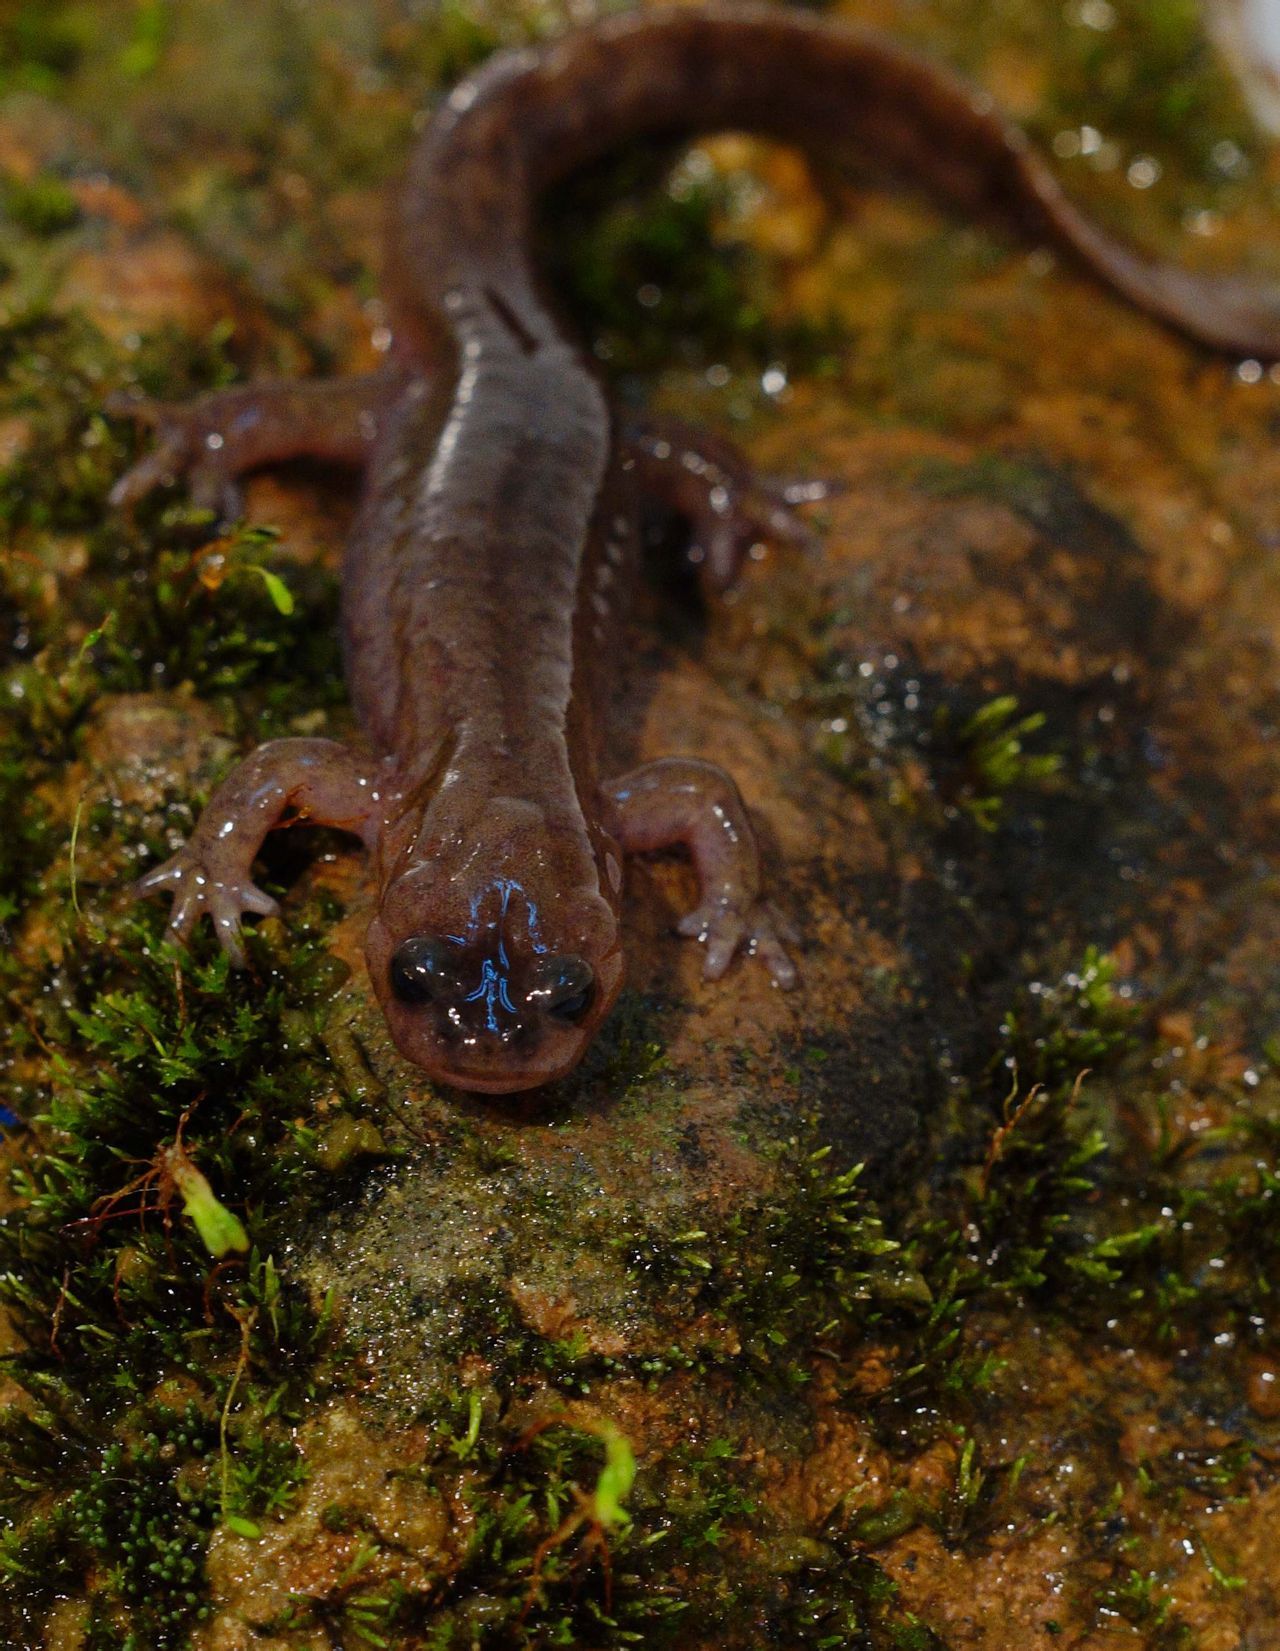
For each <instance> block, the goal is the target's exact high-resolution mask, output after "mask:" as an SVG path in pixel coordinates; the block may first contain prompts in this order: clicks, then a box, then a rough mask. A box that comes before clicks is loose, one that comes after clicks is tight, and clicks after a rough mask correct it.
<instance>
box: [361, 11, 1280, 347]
mask: <svg viewBox="0 0 1280 1651" xmlns="http://www.w3.org/2000/svg"><path fill="white" fill-rule="evenodd" d="M724 128H731V129H736V130H741V131H750V132H756V133H760V134H762V135H766V136H775V137H780V138H783V139H785V140H787V141H789V142H795V143H798V144H800V145H802V146H803V147H805V148H808V149H820V150H835V151H837V152H838V151H840V150H845V151H848V150H850V149H857V150H859V151H860V152H861V153H863V154H865V155H867V156H869V157H870V158H871V159H872V160H873V161H875V162H876V163H877V164H879V165H882V166H884V167H886V168H887V169H889V170H891V171H893V172H896V173H900V174H903V175H905V176H907V177H909V178H911V179H913V180H914V181H916V182H917V183H919V184H921V185H923V186H924V187H925V188H926V189H928V190H929V191H930V192H931V193H933V194H935V195H937V196H939V197H940V198H942V199H944V200H946V201H949V202H951V203H953V204H955V205H958V206H959V207H961V208H962V209H964V210H968V211H972V212H975V213H981V214H983V215H986V216H990V215H992V214H993V213H994V214H999V215H1002V216H1004V217H1005V218H1009V219H1012V220H1013V221H1015V222H1016V223H1018V224H1019V225H1020V226H1021V227H1022V228H1023V229H1024V230H1025V231H1026V232H1028V233H1029V234H1031V235H1032V236H1034V237H1036V238H1037V239H1046V240H1049V241H1051V242H1053V243H1055V244H1057V245H1058V246H1060V247H1063V248H1066V249H1068V250H1069V251H1070V252H1071V253H1073V254H1074V255H1075V256H1076V257H1077V258H1078V259H1079V260H1080V261H1081V262H1082V263H1083V264H1084V265H1085V266H1087V267H1088V268H1089V269H1090V270H1092V271H1093V273H1094V274H1095V275H1097V276H1098V277H1099V279H1100V280H1102V281H1104V282H1105V283H1106V284H1107V285H1108V286H1111V287H1113V288H1114V289H1115V290H1116V291H1117V292H1120V293H1122V294H1123V295H1124V297H1126V298H1127V299H1128V300H1129V301H1130V302H1131V303H1133V304H1135V305H1136V306H1137V307H1138V308H1139V309H1142V310H1145V311H1147V312H1148V313H1149V314H1151V315H1153V316H1156V317H1158V318H1159V319H1160V320H1161V321H1164V322H1166V323H1167V324H1168V325H1170V326H1172V327H1174V328H1176V329H1177V330H1178V331H1179V332H1181V333H1184V334H1185V335H1186V336H1188V337H1190V338H1193V339H1196V340H1198V341H1200V342H1201V343H1203V344H1207V345H1209V346H1211V347H1212V348H1214V349H1219V350H1224V351H1227V352H1230V353H1234V354H1237V355H1246V356H1258V357H1262V358H1267V359H1274V358H1278V357H1280V284H1275V283H1267V282H1262V281H1251V280H1249V279H1247V278H1244V277H1238V276H1230V275H1204V274H1196V273H1193V272H1191V271H1189V270H1184V269H1181V268H1179V267H1177V266H1176V265H1173V264H1169V263H1165V262H1161V261H1159V260H1156V259H1151V258H1147V257H1145V256H1144V255H1142V254H1141V253H1139V252H1138V251H1136V250H1135V249H1134V248H1132V247H1130V246H1128V245H1126V244H1125V243H1124V242H1122V241H1120V240H1117V239H1115V238H1113V237H1112V236H1109V235H1107V234H1106V233H1105V232H1104V231H1103V230H1101V229H1100V228H1098V227H1097V226H1096V225H1095V224H1093V223H1091V222H1090V221H1089V219H1088V218H1086V217H1085V216H1084V214H1083V213H1081V212H1080V211H1079V210H1078V209H1077V208H1076V207H1075V206H1073V205H1072V203H1071V201H1070V200H1069V199H1068V198H1067V196H1066V195H1065V193H1064V192H1063V190H1062V188H1061V187H1060V185H1059V184H1058V182H1057V180H1056V179H1055V178H1054V176H1053V174H1052V172H1051V171H1050V170H1049V168H1048V166H1047V165H1046V164H1045V162H1044V161H1043V160H1042V159H1041V157H1040V156H1039V155H1037V154H1036V152H1035V151H1034V150H1033V149H1032V148H1031V146H1030V144H1029V143H1028V141H1027V139H1026V138H1025V136H1024V135H1023V133H1022V132H1021V131H1020V130H1019V128H1017V127H1016V126H1014V125H1012V124H1011V123H1010V122H1009V121H1007V120H1006V119H1004V118H1003V117H1002V116H1001V115H999V114H998V113H997V112H996V111H995V109H994V107H993V105H992V102H991V99H990V98H989V97H987V96H986V95H985V94H983V93H980V92H978V91H976V90H975V89H974V88H973V87H971V86H969V85H967V84H966V83H965V82H964V81H962V80H961V79H959V78H958V77H957V76H955V75H953V74H951V73H950V72H949V71H947V70H945V69H942V68H940V67H938V66H937V65H935V64H933V63H931V62H929V61H928V60H927V59H924V58H922V57H918V56H916V55H915V54H914V53H912V52H910V51H908V50H906V49H905V48H903V47H902V46H899V45H898V44H896V43H895V42H894V41H892V40H889V39H887V38H886V37H884V36H882V35H880V34H877V33H875V32H874V31H870V30H864V29H859V28H855V27H851V26H849V25H845V24H837V23H831V22H827V21H824V20H822V19H818V18H815V17H813V16H811V15H808V14H805V13H800V12H790V11H779V10H776V9H771V8H765V7H762V6H757V5H718V4H713V5H708V6H702V7H694V8H686V7H684V6H680V7H674V6H673V7H670V8H662V9H658V10H650V11H643V12H638V13H629V14H626V15H624V16H621V17H615V18H612V19H609V20H607V21H605V22H602V23H598V24H595V25H593V26H591V27H589V28H585V29H581V30H577V31H575V32H572V33H570V34H568V35H566V36H564V37H563V38H562V39H560V40H558V41H555V42H553V43H551V44H550V45H548V46H545V47H543V48H540V49H531V50H526V51H517V52H507V53H503V54H501V55H500V56H498V57H496V58H494V59H492V60H491V62H490V63H489V64H487V65H486V66H485V67H484V68H483V69H482V70H481V71H480V72H479V73H478V74H477V75H476V76H474V77H473V78H472V79H471V80H469V81H464V82H463V83H462V84H461V85H460V86H459V87H457V88H456V89H455V90H454V92H453V93H452V94H451V96H450V97H449V98H448V99H447V101H446V103H445V105H444V107H443V108H442V109H441V111H440V112H439V113H438V114H437V115H436V117H435V118H434V119H433V120H432V122H431V123H430V125H429V126H428V128H427V131H426V132H425V133H424V135H423V138H422V140H421V141H420V143H419V145H418V148H417V150H416V152H415V154H414V156H413V158H412V160H411V163H410V169H409V178H408V185H407V190H406V193H405V196H404V199H403V203H402V211H401V213H400V215H399V216H398V219H397V222H396V226H395V230H394V232H393V235H392V242H391V258H390V265H391V274H392V284H393V291H394V292H395V293H396V298H397V305H396V307H397V309H398V310H399V311H401V312H402V313H403V316H404V319H405V320H406V322H407V323H408V325H409V327H410V330H411V331H415V332H420V333H425V334H427V335H436V336H438V335H439V333H440V332H441V330H444V331H454V330H456V327H457V323H458V319H459V311H460V310H466V309H468V308H469V307H470V305H471V303H472V300H473V298H474V295H476V294H485V295H487V299H486V301H487V302H488V303H489V304H490V305H491V306H493V308H491V310H490V312H489V313H490V316H491V317H492V315H493V314H494V313H496V314H498V315H499V316H500V318H501V319H502V320H503V321H504V323H505V324H506V325H507V327H508V330H509V331H513V332H514V335H515V336H516V337H517V338H518V339H521V340H523V341H524V343H525V345H526V347H527V346H533V347H536V346H537V345H538V344H540V343H541V342H543V341H544V340H546V341H550V339H552V338H554V337H555V336H556V328H555V323H554V321H553V320H552V318H551V317H550V316H549V315H548V314H547V313H546V311H545V310H544V309H543V307H542V305H541V303H540V302H539V300H538V297H537V290H536V283H535V279H534V274H533V271H532V270H531V268H530V260H529V219H530V214H531V206H532V202H533V199H534V198H535V197H536V195H537V192H538V191H539V189H540V188H542V187H543V186H544V185H546V184H547V183H549V182H551V181H552V180H553V179H555V178H557V177H560V176H562V175H564V174H565V173H566V172H569V171H571V170H572V169H573V168H574V167H576V166H578V165H580V164H582V163H583V162H585V161H587V160H590V159H592V158H594V157H596V156H598V155H601V154H603V153H605V152H607V151H608V150H610V149H612V148H615V147H616V146H617V145H618V144H620V143H621V142H624V141H625V140H626V139H628V138H629V137H633V136H637V135H641V134H650V133H682V132H697V131H708V130H715V129H724Z"/></svg>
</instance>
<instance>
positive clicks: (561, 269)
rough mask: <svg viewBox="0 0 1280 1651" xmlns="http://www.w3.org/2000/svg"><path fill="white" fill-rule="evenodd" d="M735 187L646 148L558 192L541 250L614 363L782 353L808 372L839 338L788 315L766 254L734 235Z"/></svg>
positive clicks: (601, 354)
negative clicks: (729, 224) (730, 222)
mask: <svg viewBox="0 0 1280 1651" xmlns="http://www.w3.org/2000/svg"><path fill="white" fill-rule="evenodd" d="M733 188H734V183H733V181H732V180H731V179H728V178H726V177H724V176H722V175H720V174H710V175H707V176H702V175H701V174H699V173H696V172H692V171H690V169H689V168H688V167H687V166H685V165H681V166H677V167H676V168H675V169H674V170H673V169H672V168H671V166H670V164H669V161H667V160H664V159H663V157H662V156H661V155H656V154H649V153H646V152H645V151H643V150H640V151H638V152H633V153H632V154H631V155H629V156H627V157H626V158H624V159H622V160H611V161H609V162H607V163H604V164H601V165H600V166H599V167H597V168H595V169H593V170H591V171H588V172H587V173H585V174H583V175H582V176H579V177H577V178H575V179H574V180H573V181H572V182H571V183H569V184H568V185H565V186H564V187H563V188H562V189H561V190H559V191H558V192H557V193H556V195H555V196H554V197H553V199H552V200H551V201H550V202H549V203H548V208H547V213H546V216H547V219H548V221H549V223H550V224H551V225H552V226H553V233H551V234H548V235H547V236H545V237H544V246H543V257H544V259H545V261H546V262H547V263H548V264H549V266H550V268H551V271H552V279H553V281H554V283H555V286H556V288H557V290H559V291H562V292H564V293H565V294H566V296H567V299H568V302H569V305H570V308H571V311H572V314H573V315H574V317H575V320H576V322H577V324H578V325H579V327H580V328H582V330H584V331H585V333H586V334H587V336H588V337H589V338H591V339H592V340H593V341H594V344H595V350H596V354H597V356H598V358H599V359H600V360H601V361H602V362H604V363H605V364H606V365H607V367H608V368H609V370H610V371H611V372H614V373H652V372H654V371H656V370H657V369H658V368H659V367H663V366H670V365H671V364H673V363H676V362H681V361H684V362H694V363H705V362H708V361H711V362H723V361H729V362H732V363H734V364H737V365H743V364H748V365H751V364H754V365H756V366H761V365H764V364H765V363H766V362H768V361H771V360H776V359H783V360H786V361H787V362H788V363H789V364H791V365H792V366H794V368H795V369H796V370H797V371H803V370H804V369H805V368H813V367H814V366H815V365H816V364H817V363H819V362H820V361H821V360H823V359H824V358H825V356H826V355H827V354H828V353H829V352H830V350H831V349H833V348H834V346H835V331H834V327H832V328H824V327H820V326H817V325H815V324H814V323H813V322H811V321H799V320H794V321H786V320H783V319H782V318H781V316H780V314H779V306H778V295H777V291H776V284H775V278H774V273H773V272H772V271H771V269H770V266H769V264H768V262H767V261H766V260H764V259H763V258H762V257H760V255H759V254H757V253H755V252H754V251H752V250H751V249H750V248H749V247H748V246H746V245H745V244H744V243H743V242H741V241H732V240H728V239H727V238H726V237H725V235H724V233H723V227H722V226H723V222H724V220H725V218H726V216H727V214H728V208H729V203H730V200H731V196H732V191H733Z"/></svg>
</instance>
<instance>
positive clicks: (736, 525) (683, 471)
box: [625, 419, 836, 591]
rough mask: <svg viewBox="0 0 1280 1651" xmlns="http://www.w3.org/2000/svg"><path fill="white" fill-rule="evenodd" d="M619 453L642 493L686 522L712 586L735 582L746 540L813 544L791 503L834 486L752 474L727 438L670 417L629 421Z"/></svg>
mask: <svg viewBox="0 0 1280 1651" xmlns="http://www.w3.org/2000/svg"><path fill="white" fill-rule="evenodd" d="M625 454H626V457H627V458H628V459H629V460H630V462H631V467H632V471H633V474H634V476H635V479H636V482H637V485H638V486H639V489H640V492H641V495H642V496H644V495H648V496H649V497H650V498H653V499H656V500H657V501H658V502H659V503H660V504H661V505H663V506H664V507H665V508H666V509H668V510H670V511H672V512H673V513H674V514H676V515H678V516H683V517H685V518H686V519H687V520H688V522H689V524H690V527H691V529H692V546H691V549H692V554H693V556H694V559H695V560H696V561H697V562H698V563H699V565H700V567H701V569H702V574H703V578H704V580H705V582H706V584H707V585H709V586H710V588H711V589H712V590H713V591H722V590H727V589H728V587H729V586H730V585H732V584H733V583H734V581H735V580H736V579H737V577H738V574H739V572H740V571H741V568H742V564H743V562H744V560H745V559H746V557H747V556H748V554H749V553H750V551H751V547H752V546H753V545H756V544H760V543H765V544H768V543H775V544H787V545H796V546H798V547H799V548H800V549H802V550H811V549H813V548H814V544H815V539H814V534H813V529H812V528H811V527H810V526H809V524H808V523H807V522H806V521H805V520H804V519H803V517H801V516H800V515H799V514H797V511H796V506H797V505H802V504H815V503H817V502H818V500H820V499H825V498H827V497H829V495H830V494H831V493H833V492H834V491H835V490H836V485H835V484H833V483H830V482H824V481H797V480H794V479H789V478H783V477H777V476H762V475H759V474H758V473H757V472H756V471H755V470H754V469H753V468H752V467H751V465H750V463H749V462H748V461H747V458H746V456H745V454H743V453H741V452H739V450H738V449H737V448H736V447H735V446H734V445H733V443H732V442H728V441H724V440H723V439H721V438H720V437H717V436H712V435H708V434H707V432H706V431H703V430H694V429H692V428H691V427H690V426H687V425H684V424H681V423H680V422H679V421H677V420H674V419H665V420H662V421H654V422H651V423H646V424H643V425H639V426H636V427H635V428H634V429H632V430H631V431H630V432H628V435H627V439H626V443H625Z"/></svg>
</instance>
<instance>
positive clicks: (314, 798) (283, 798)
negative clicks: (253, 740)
mask: <svg viewBox="0 0 1280 1651" xmlns="http://www.w3.org/2000/svg"><path fill="white" fill-rule="evenodd" d="M381 779H382V770H381V768H380V766H379V765H377V764H375V763H373V762H370V761H368V760H367V759H365V758H363V757H360V756H359V755H357V754H356V753H355V752H352V751H349V750H348V749H347V747H346V746H343V745H339V744H338V743H337V742H336V741H334V740H323V739H284V740H272V741H271V742H270V743H269V744H267V745H260V746H259V747H258V749H257V750H256V751H255V752H253V754H252V755H251V756H249V757H246V758H245V760H244V761H243V762H242V763H240V764H239V766H238V767H236V768H233V769H232V771H231V773H230V774H229V775H228V776H227V778H226V779H225V780H223V782H222V784H221V785H220V786H218V788H217V790H216V791H215V792H214V793H213V795H212V797H210V799H209V803H208V806H207V807H206V809H205V811H204V813H203V814H202V815H201V816H200V818H199V820H198V821H197V823H196V828H195V830H194V831H193V832H192V833H191V836H190V838H189V839H188V840H187V842H186V843H184V844H183V846H182V847H181V848H180V849H179V850H178V852H177V853H176V854H174V855H172V856H171V857H170V858H169V859H168V860H166V861H165V862H164V864H163V865H160V866H157V867H156V868H155V869H154V870H153V871H149V872H147V873H146V875H145V876H143V877H141V878H140V879H139V880H138V882H137V883H135V884H134V889H133V892H134V895H135V896H136V897H139V898H140V897H142V896H144V895H148V894H163V893H169V894H172V896H173V909H172V912H171V913H170V917H169V929H170V931H171V932H172V933H173V934H174V935H176V936H177V938H178V939H179V940H186V939H187V937H188V936H189V935H190V933H191V931H192V929H193V928H194V927H195V925H196V923H197V922H198V921H199V920H200V918H201V917H202V916H205V915H206V914H207V915H208V916H209V918H210V919H211V920H212V922H213V926H214V931H215V933H216V934H217V936H218V940H219V942H220V943H221V945H222V949H223V950H224V951H225V952H226V953H227V955H228V956H229V957H230V959H231V961H232V963H233V964H234V965H235V967H236V968H243V967H244V966H245V962H246V959H245V949H244V934H243V932H242V928H241V920H242V918H243V917H244V916H245V914H246V913H249V912H252V913H254V914H256V915H258V916H270V915H272V914H273V913H274V912H275V911H276V910H277V909H278V908H277V906H276V902H275V901H274V900H273V899H272V898H271V896H270V895H268V894H265V893H264V892H263V891H262V890H261V889H260V888H258V887H257V885H256V884H255V883H254V881H253V862H254V859H255V858H256V856H257V854H258V851H259V849H260V848H261V847H262V843H263V839H264V838H265V837H266V835H267V833H268V832H269V831H270V830H271V829H272V828H273V827H275V826H277V825H281V824H292V823H293V822H294V821H297V820H305V821H309V822H311V823H314V824H316V825H327V826H335V827H337V828H338V829H340V830H343V831H350V832H353V833H355V834H356V835H357V836H359V837H362V838H363V839H364V841H365V842H366V844H369V845H372V843H373V842H374V841H375V840H376V837H377V834H378V831H379V829H380V828H381V825H382V822H383V819H384V817H385V806H386V793H385V789H384V787H383V786H382V784H381V783H380V782H381Z"/></svg>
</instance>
